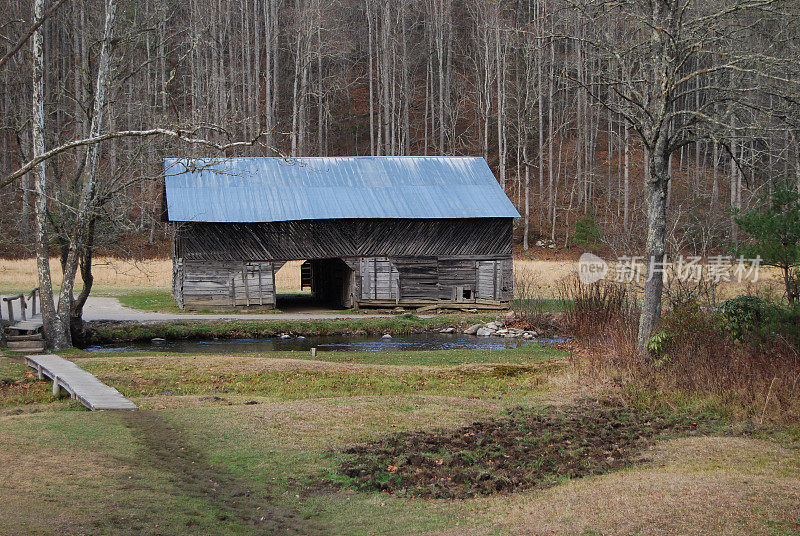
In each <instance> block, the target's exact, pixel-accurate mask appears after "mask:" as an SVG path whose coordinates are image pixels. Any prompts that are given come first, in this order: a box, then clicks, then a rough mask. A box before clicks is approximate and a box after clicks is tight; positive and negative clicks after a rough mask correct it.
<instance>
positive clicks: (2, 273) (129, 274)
mask: <svg viewBox="0 0 800 536" xmlns="http://www.w3.org/2000/svg"><path fill="white" fill-rule="evenodd" d="M301 263H302V261H289V262H287V263H286V264H285V265H284V266H283V267H282V268H281V269H280V270H279V271H278V273H277V274H276V275H275V282H276V286H277V288H278V290H279V291H283V292H297V291H299V290H300V264H301ZM50 271H51V273H52V274H53V283H54V285H55V286H58V285H60V283H61V267H60V265H59V263H58V260H57V259H55V258H54V259H52V260H51V261H50ZM514 271H515V278H516V279H517V281H524V282H525V284H526V285H527V286H528V287H529V291H532V292H533V296H538V297H541V298H545V299H550V298H557V297H558V289H557V283H558V281H560V280H562V279H564V278H566V277H569V276H570V275H572V274H575V273H577V263H576V262H575V261H573V260H541V261H540V260H519V259H517V260H515V261H514ZM93 273H94V288H93V292H94V293H95V294H96V295H105V296H118V295H123V294H129V293H136V292H146V291H159V290H160V291H166V290H169V289H170V287H171V285H172V261H171V260H170V259H150V260H142V261H133V260H126V259H117V258H111V257H100V258H97V259H95V261H94V265H93ZM759 276H760V277H759V282H758V283H756V284H751V283H747V282H741V283H739V282H736V281H733V282H727V283H721V284H720V285H719V288H718V296H719V298H720V299H727V298H729V297H733V296H736V295H739V294H743V293H771V294H773V295H775V296H780V295H781V292H782V287H781V281H780V274H779V273H778V271H777V270H776V269H774V268H769V267H761V270H760V274H759ZM77 284H78V286H80V281H78V282H77ZM36 285H37V283H36V263H35V261H34V260H33V259H22V260H7V259H0V293H4V294H8V293H12V292H25V291H28V290H30V289H32V288H34V287H35V286H36ZM529 295H530V294H529Z"/></svg>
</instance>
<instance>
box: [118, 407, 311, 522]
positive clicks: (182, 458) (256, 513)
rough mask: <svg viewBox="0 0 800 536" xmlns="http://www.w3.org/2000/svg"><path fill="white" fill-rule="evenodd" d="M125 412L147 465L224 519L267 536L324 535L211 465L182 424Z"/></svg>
mask: <svg viewBox="0 0 800 536" xmlns="http://www.w3.org/2000/svg"><path fill="white" fill-rule="evenodd" d="M120 415H121V418H122V421H123V422H124V423H125V426H127V427H128V428H129V429H130V430H131V431H132V432H133V434H134V435H135V436H136V437H137V438H138V439H139V440H140V441H142V443H144V446H145V451H144V456H146V460H145V461H143V462H142V463H146V464H148V465H150V466H152V467H155V468H157V469H160V470H163V471H165V472H167V473H168V474H170V475H172V478H171V479H170V480H171V484H172V485H174V486H175V487H177V488H178V489H179V490H180V491H181V492H182V493H184V494H186V495H188V496H191V497H196V498H198V499H201V500H203V501H204V502H206V503H208V504H209V505H210V506H211V507H212V508H214V509H215V510H216V511H217V512H218V514H217V517H218V519H219V520H220V521H226V520H233V521H236V522H239V523H242V524H244V525H248V526H251V527H257V528H258V530H259V532H260V533H262V532H263V534H280V535H283V534H302V535H307V534H322V532H321V530H320V529H319V528H318V527H316V526H314V525H313V523H311V522H310V521H308V520H305V519H301V518H299V517H298V516H297V515H296V514H295V513H293V512H291V511H290V510H288V509H287V508H286V507H283V506H281V505H278V504H275V503H274V502H272V501H271V500H270V499H271V498H270V497H269V496H265V494H264V493H256V492H255V491H254V489H253V488H254V486H253V484H252V483H250V482H247V481H244V480H241V479H237V478H236V477H234V476H233V475H231V474H229V473H226V472H224V471H221V470H220V469H218V468H216V467H214V466H212V465H211V464H210V463H209V461H208V460H207V459H206V457H205V455H204V454H203V453H202V452H200V451H198V450H197V449H195V448H193V447H192V446H190V445H189V444H188V443H187V442H186V441H184V439H183V437H182V435H181V433H180V430H179V429H178V428H177V426H174V425H172V424H170V423H168V422H166V421H165V420H164V419H162V418H161V417H160V416H159V415H158V414H157V413H155V412H152V411H147V410H138V411H131V412H124V413H121V414H120Z"/></svg>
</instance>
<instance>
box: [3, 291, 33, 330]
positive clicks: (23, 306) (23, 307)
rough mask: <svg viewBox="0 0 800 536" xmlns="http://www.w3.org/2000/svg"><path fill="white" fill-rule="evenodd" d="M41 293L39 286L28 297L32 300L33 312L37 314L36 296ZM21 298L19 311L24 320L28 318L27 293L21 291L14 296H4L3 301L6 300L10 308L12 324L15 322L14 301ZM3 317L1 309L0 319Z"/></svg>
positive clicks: (9, 317) (9, 314) (9, 318)
mask: <svg viewBox="0 0 800 536" xmlns="http://www.w3.org/2000/svg"><path fill="white" fill-rule="evenodd" d="M37 294H39V287H36V288H35V289H33V290H32V291H30V292H29V293H28V298H29V299H30V300H31V305H32V306H33V307H32V308H31V314H32V315H36V296H37ZM14 300H19V311H20V316H22V320H27V319H28V315H27V314H26V313H25V310H26V309H27V308H28V304H27V302H26V301H25V294H23V293H22V292H20V293H19V294H15V295H14V296H6V297H4V298H3V301H4V302H6V306H7V308H8V321H9V322H11V323H12V324H13V323H14V305H13V303H12V302H13V301H14ZM2 319H3V316H2V310H0V320H2Z"/></svg>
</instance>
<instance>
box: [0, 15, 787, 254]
mask: <svg viewBox="0 0 800 536" xmlns="http://www.w3.org/2000/svg"><path fill="white" fill-rule="evenodd" d="M56 3H57V2H54V1H51V2H48V3H47V4H46V5H45V8H46V9H49V8H52V7H55V6H56ZM612 4H614V5H612ZM629 4H630V5H631V6H633V5H634V4H637V5H638V4H641V6H640V7H642V6H643V9H644V10H645V11H646V10H647V9H650V7H648V6H649V5H651V4H652V6H655V5H656V4H658V2H647V1H643V0H642V1H637V2H633V1H631V2H620V3H604V2H598V1H593V0H574V1H571V0H525V1H520V2H511V1H508V0H393V1H390V2H378V1H376V0H338V1H323V0H250V1H247V2H239V1H234V0H191V1H190V2H178V1H175V0H145V1H132V0H126V1H122V2H119V5H118V7H117V13H116V17H117V21H116V33H115V38H114V40H113V47H112V53H111V74H110V77H109V84H108V96H107V99H106V101H107V102H106V106H105V108H106V112H105V113H106V116H105V117H106V119H105V120H104V130H105V131H108V132H112V131H118V130H143V129H148V128H154V127H166V128H170V129H173V130H176V131H181V129H183V130H182V131H183V132H186V133H191V134H192V135H196V136H198V137H203V138H205V139H209V140H211V141H214V142H217V143H228V142H231V141H235V140H249V139H253V138H256V137H257V136H259V134H261V136H260V137H259V139H258V141H257V143H255V144H254V145H252V146H246V147H237V148H233V149H230V150H228V151H227V152H226V154H227V155H228V156H236V155H251V156H253V155H265V156H275V155H296V156H303V155H307V156H313V155H366V154H373V155H382V154H385V155H403V154H432V155H433V154H455V155H478V156H484V157H485V158H486V159H487V161H488V162H489V164H490V166H491V167H492V170H493V171H494V172H495V175H496V176H497V178H498V180H499V181H500V183H501V184H502V185H503V187H504V188H505V190H506V192H507V193H508V195H509V197H510V198H511V199H512V201H513V202H514V203H515V205H516V206H517V207H518V208H519V211H520V213H522V214H523V215H525V216H526V217H525V218H524V219H523V220H522V221H519V222H518V223H517V225H518V229H517V235H516V236H517V239H518V241H519V242H520V247H521V248H523V249H524V248H525V247H526V246H527V245H531V246H532V245H533V244H534V243H535V242H536V241H537V240H540V239H552V240H555V241H556V242H557V243H558V244H559V245H564V244H568V243H570V242H571V241H572V237H573V235H574V233H575V224H576V221H578V220H579V219H581V218H583V217H584V216H585V215H587V214H593V215H595V218H596V221H597V222H598V225H599V227H600V229H601V231H602V241H603V242H604V243H605V244H606V245H607V246H608V247H610V248H612V249H613V250H614V251H617V252H620V253H621V252H623V251H625V252H630V251H640V250H641V249H642V247H643V246H644V242H645V238H646V232H645V228H646V215H645V198H644V192H645V189H644V186H643V184H644V181H645V176H646V175H647V174H648V173H650V167H649V166H646V165H645V164H644V163H645V160H646V158H645V157H646V152H647V151H648V150H649V149H648V148H647V147H646V146H645V145H643V143H642V137H641V136H640V134H642V133H641V132H640V128H639V127H637V125H636V121H632V120H631V118H632V117H633V115H635V112H636V109H635V108H636V106H635V104H636V103H637V102H652V99H651V98H650V97H648V94H647V93H646V92H643V93H642V95H638V94H637V92H638V90H639V88H640V87H642V84H645V82H646V80H644V79H641V80H640V76H641V72H642V70H643V69H649V68H651V67H652V68H653V69H655V68H656V66H654V65H653V64H652V57H648V56H647V53H646V52H647V51H646V47H647V45H646V43H647V40H648V36H647V32H646V31H644V32H643V31H642V27H644V28H647V25H646V24H645V25H644V26H642V25H640V24H638V22H641V21H638V19H636V18H635V17H636V11H635V10H634V9H633V7H631V8H630V9H629V10H628V9H627V7H626V6H628V5H629ZM688 4H689V7H688V9H687V11H686V12H685V13H684V16H686V17H691V18H692V21H693V25H691V28H692V30H691V31H692V33H691V34H688V33H687V34H685V35H679V36H670V38H671V39H672V40H673V45H671V46H673V47H674V50H675V51H677V52H676V54H675V55H674V58H672V59H673V60H675V61H682V62H683V63H681V64H680V65H678V66H677V67H676V68H675V69H674V70H672V71H669V72H677V73H681V75H682V76H684V79H682V80H681V79H678V80H672V81H671V82H673V83H674V84H673V86H672V87H673V89H676V91H674V93H673V97H674V98H673V97H671V100H670V101H669V103H670V104H669V106H670V107H671V110H667V111H669V112H672V114H673V115H672V116H671V119H670V121H671V122H672V123H670V125H672V124H674V125H675V126H674V127H673V126H670V125H668V126H667V130H669V129H670V128H672V129H673V132H684V131H680V130H679V129H685V133H686V134H685V135H682V136H683V137H681V136H676V139H679V141H680V143H676V144H675V147H674V151H672V158H671V160H670V162H669V173H670V176H671V177H672V180H671V181H670V188H669V193H668V196H667V197H668V199H667V204H668V206H669V211H668V214H669V218H668V225H667V235H668V236H667V242H668V245H669V247H670V248H672V249H673V250H681V251H684V252H692V253H697V254H706V253H710V252H713V251H719V249H720V248H721V247H723V246H724V244H725V243H726V242H727V241H728V240H735V239H736V229H735V225H734V224H733V221H732V217H731V208H734V209H736V208H742V207H746V206H747V205H748V204H749V203H750V202H751V199H755V198H756V194H758V192H759V191H760V189H762V188H766V187H768V186H766V185H768V184H769V180H770V179H773V178H776V177H785V178H790V179H791V180H793V181H796V182H797V185H798V187H800V144H798V141H799V140H798V122H797V120H798V117H800V114H798V105H797V102H798V101H797V97H798V95H797V93H796V91H795V86H794V84H793V82H792V81H793V80H797V78H798V77H797V76H796V75H797V71H798V68H797V57H798V54H797V52H798V32H800V30H798V29H797V28H798V25H797V24H796V22H795V21H796V18H795V15H796V14H795V13H794V12H793V10H795V9H796V7H795V6H793V3H792V2H778V1H770V0H750V1H748V2H742V1H732V0H719V1H717V0H715V1H712V2H704V1H700V0H690V1H689V2H688ZM745 4H746V5H745ZM3 6H4V8H3V11H2V15H0V19H2V23H1V24H0V33H1V34H2V36H3V38H4V39H3V40H4V42H5V43H6V51H7V52H9V53H10V52H13V45H14V44H16V43H17V42H19V41H20V40H21V39H23V38H24V37H25V35H26V33H27V32H28V31H29V29H30V28H31V24H32V23H33V22H34V19H33V13H32V10H31V5H30V2H29V1H28V0H6V1H5V2H3ZM652 6H651V7H652ZM745 8H746V9H745ZM652 9H657V7H652ZM615 10H616V11H615ZM619 10H621V11H619ZM104 13H105V2H103V1H102V0H85V1H78V0H71V1H66V2H63V4H62V5H60V7H58V8H57V9H55V11H54V13H53V14H52V16H51V17H50V18H48V20H46V21H45V23H44V35H45V38H44V42H45V50H44V55H45V65H46V68H45V73H44V74H45V80H44V88H45V104H44V111H45V125H46V128H45V136H46V147H47V148H48V149H49V148H50V147H53V146H57V145H59V144H61V143H63V142H64V140H70V139H76V138H82V137H86V136H87V135H88V134H89V129H90V125H91V115H92V114H93V107H94V96H95V94H96V90H95V86H94V80H95V78H96V73H97V69H98V61H99V60H98V58H99V55H100V43H101V41H102V34H103V18H104ZM619 13H623V15H624V16H620V15H619ZM682 28H683V27H682ZM653 31H655V30H653ZM687 51H688V52H687ZM676 58H677V59H676ZM667 59H668V60H669V58H667ZM1 69H2V71H0V79H1V80H2V85H3V88H4V91H3V92H2V97H0V109H1V110H2V113H0V122H2V125H1V126H2V129H1V130H0V144H1V145H0V151H2V156H1V157H0V168H1V169H2V176H3V177H5V176H7V175H8V174H9V173H11V172H13V171H14V170H16V169H17V168H19V166H20V165H22V164H23V163H24V162H26V161H28V160H30V159H31V154H32V148H31V143H32V142H31V108H32V105H31V95H32V88H31V84H32V74H31V55H30V47H29V46H27V45H25V46H22V47H21V48H20V49H19V52H17V53H14V54H12V55H11V56H9V57H8V59H7V62H6V63H5V65H3V66H2V67H1ZM664 72H665V73H666V72H667V71H666V70H665V71H664ZM665 76H666V75H665ZM648 117H649V116H648ZM676 118H677V119H676ZM687 118H690V119H687ZM634 119H635V118H634ZM681 121H683V123H682V124H680V125H678V123H680V122H681ZM85 150H86V148H85V147H83V148H79V149H77V150H74V151H71V152H70V151H68V152H64V153H61V154H60V155H58V156H57V157H55V158H52V159H50V160H48V161H47V173H48V181H50V182H51V184H52V186H51V192H53V193H52V195H51V198H50V199H49V200H48V209H49V212H50V216H49V223H50V225H52V227H53V229H54V231H55V232H54V234H53V237H54V240H55V242H56V244H55V245H54V247H56V248H58V247H59V244H60V243H66V242H67V241H68V240H67V238H66V237H67V236H68V235H69V233H70V227H69V226H70V223H69V222H71V221H72V220H71V218H70V217H69V215H70V214H71V213H72V212H74V207H75V206H76V204H77V202H78V197H79V188H78V185H79V177H80V176H81V173H82V172H83V166H84V162H85V160H86V158H85V153H84V152H83V151H85ZM184 154H193V155H198V156H200V155H214V154H215V153H212V152H209V151H208V150H207V149H205V148H203V147H202V146H197V145H195V146H188V147H187V146H186V145H183V144H178V142H176V141H174V140H172V139H165V138H158V137H121V138H117V139H112V140H109V141H106V142H103V143H102V144H101V145H100V152H99V164H98V166H99V167H98V177H99V179H98V199H99V200H100V203H98V205H99V207H100V208H99V211H100V213H99V215H98V216H99V217H98V219H97V227H98V232H97V243H96V246H97V247H99V248H103V249H106V250H108V251H111V252H118V253H134V254H135V253H140V252H141V251H144V250H145V249H147V243H155V244H156V246H155V247H153V248H150V250H151V251H160V252H161V253H162V254H166V253H167V252H168V249H167V248H166V247H164V246H163V240H164V238H165V234H164V231H163V229H162V224H161V223H160V212H161V197H160V192H161V184H160V183H159V177H160V175H161V174H162V168H161V159H162V158H163V157H165V156H176V155H184ZM32 188H33V178H32V176H31V174H26V175H24V176H22V177H21V178H20V180H17V181H14V182H12V183H11V184H9V185H7V186H5V187H4V188H2V189H1V190H0V203H2V206H3V207H7V208H6V209H5V210H3V211H2V213H0V228H1V229H2V233H0V241H1V243H0V247H2V251H3V252H4V253H12V254H13V253H18V252H23V251H27V252H32V247H31V246H30V244H31V243H32V236H31V234H32V233H31V229H32V228H33V220H32V208H31V203H32V202H33V198H34V194H33V192H32ZM584 223H585V222H584ZM121 237H125V240H121V239H120V238H121ZM60 239H61V240H60ZM159 244H161V246H158V245H159ZM132 248H133V249H132ZM140 248H141V249H140Z"/></svg>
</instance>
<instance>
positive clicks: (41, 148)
mask: <svg viewBox="0 0 800 536" xmlns="http://www.w3.org/2000/svg"><path fill="white" fill-rule="evenodd" d="M43 14H44V0H34V4H33V18H34V20H38V19H40V18H41V17H42V15H43ZM43 34H44V27H41V26H40V27H39V28H38V29H37V30H36V31H35V32H34V34H33V38H32V47H31V57H32V61H33V97H32V100H33V111H32V115H31V123H32V145H33V151H32V153H33V158H36V157H39V156H41V155H43V154H44V153H45V140H44V99H45V96H44V47H43V45H44V43H43ZM33 175H34V179H35V188H36V203H35V204H34V215H35V219H36V268H37V272H38V276H39V295H40V298H41V308H42V323H43V326H42V330H43V332H44V339H45V342H46V343H47V344H48V345H53V344H54V343H57V342H59V341H57V340H56V338H55V337H56V330H57V326H56V324H57V319H56V307H55V303H54V301H53V284H52V282H51V280H50V251H49V246H50V237H49V232H48V229H47V193H48V188H47V179H46V175H45V163H44V161H42V162H40V163H39V164H38V165H37V166H36V167H35V168H34V169H33Z"/></svg>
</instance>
